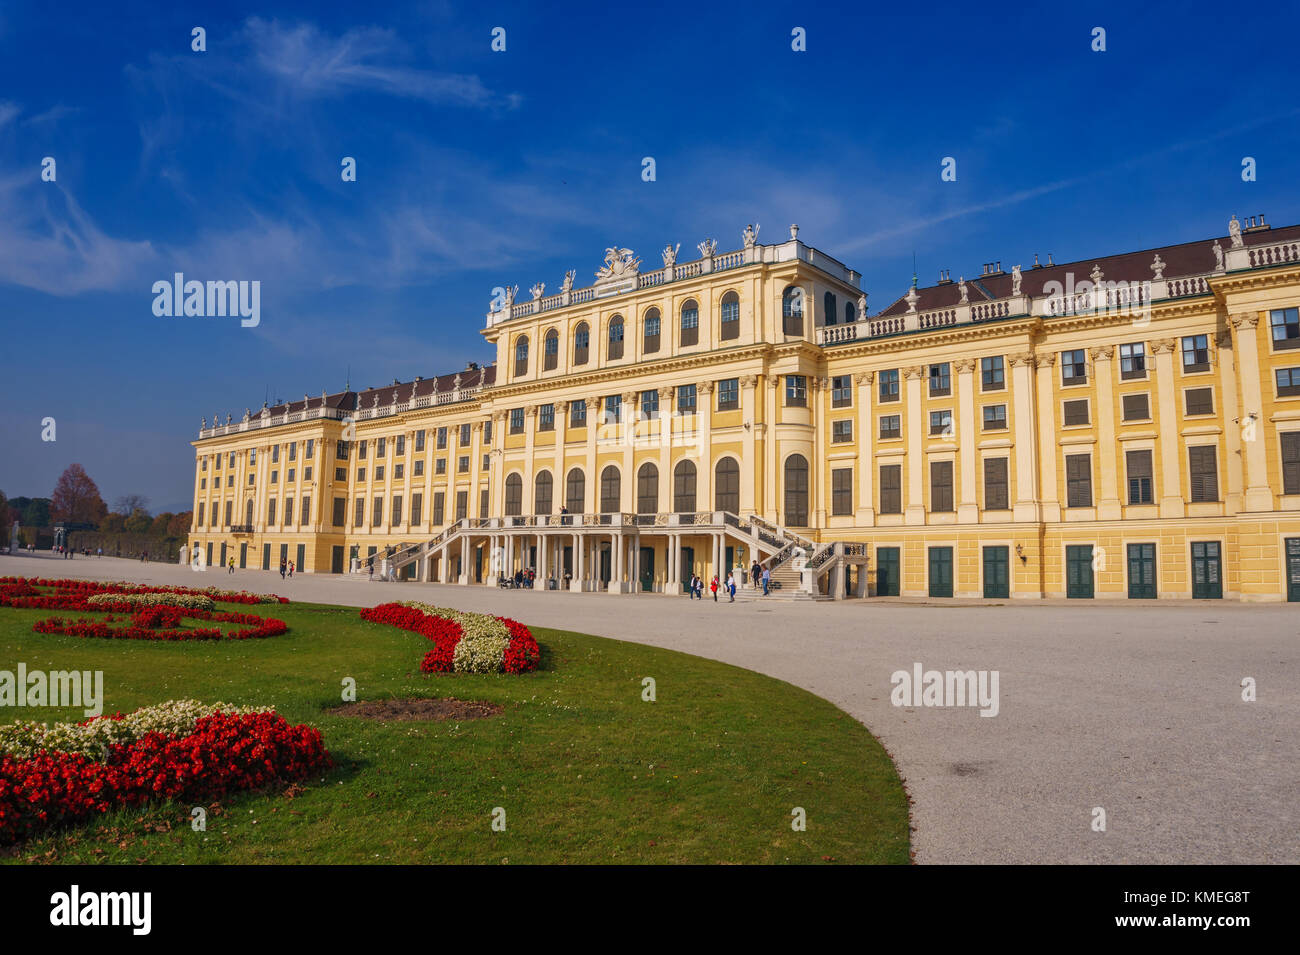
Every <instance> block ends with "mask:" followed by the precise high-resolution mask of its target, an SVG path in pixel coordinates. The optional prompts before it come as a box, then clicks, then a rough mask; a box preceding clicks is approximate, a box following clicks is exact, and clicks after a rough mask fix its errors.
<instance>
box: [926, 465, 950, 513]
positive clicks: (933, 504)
mask: <svg viewBox="0 0 1300 955" xmlns="http://www.w3.org/2000/svg"><path fill="white" fill-rule="evenodd" d="M952 509H953V507H952V462H951V461H931V462H930V510H932V511H951V510H952Z"/></svg>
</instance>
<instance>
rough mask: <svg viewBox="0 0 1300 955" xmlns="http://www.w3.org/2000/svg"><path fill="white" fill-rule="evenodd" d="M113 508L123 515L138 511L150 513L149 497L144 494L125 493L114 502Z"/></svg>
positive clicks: (128, 515)
mask: <svg viewBox="0 0 1300 955" xmlns="http://www.w3.org/2000/svg"><path fill="white" fill-rule="evenodd" d="M113 510H115V511H117V513H119V514H121V515H122V516H123V517H130V516H131V515H132V514H134V513H135V512H136V511H144V512H145V513H146V514H148V513H149V498H147V497H145V496H144V495H143V494H123V495H122V496H121V497H119V498H118V499H117V500H116V501H114V502H113Z"/></svg>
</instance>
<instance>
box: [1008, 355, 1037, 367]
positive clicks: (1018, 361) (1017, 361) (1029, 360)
mask: <svg viewBox="0 0 1300 955" xmlns="http://www.w3.org/2000/svg"><path fill="white" fill-rule="evenodd" d="M1007 362H1008V364H1010V365H1011V367H1012V368H1015V367H1016V366H1017V365H1027V366H1028V367H1030V368H1033V367H1034V366H1035V365H1037V364H1038V358H1037V356H1035V355H1034V353H1033V352H1027V351H1022V352H1013V353H1012V354H1010V355H1007Z"/></svg>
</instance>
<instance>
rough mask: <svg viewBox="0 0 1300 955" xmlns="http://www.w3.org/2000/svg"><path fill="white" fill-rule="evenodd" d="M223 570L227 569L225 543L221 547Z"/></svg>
mask: <svg viewBox="0 0 1300 955" xmlns="http://www.w3.org/2000/svg"><path fill="white" fill-rule="evenodd" d="M221 569H222V570H225V569H226V545H225V543H222V545H221Z"/></svg>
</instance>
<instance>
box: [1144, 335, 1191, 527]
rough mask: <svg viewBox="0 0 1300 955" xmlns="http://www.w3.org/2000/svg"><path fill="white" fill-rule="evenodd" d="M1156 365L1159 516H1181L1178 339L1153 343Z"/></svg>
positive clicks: (1182, 507) (1185, 509)
mask: <svg viewBox="0 0 1300 955" xmlns="http://www.w3.org/2000/svg"><path fill="white" fill-rule="evenodd" d="M1151 351H1152V353H1153V354H1154V355H1155V360H1156V361H1155V367H1154V368H1153V369H1152V370H1151V371H1152V374H1153V375H1154V376H1155V380H1156V398H1157V401H1156V405H1157V409H1158V410H1157V411H1156V414H1155V419H1156V433H1157V435H1159V436H1158V437H1157V438H1156V442H1157V443H1158V444H1159V446H1160V516H1161V517H1182V516H1184V515H1185V514H1186V512H1187V505H1186V504H1185V503H1184V502H1183V485H1182V474H1183V469H1182V454H1181V446H1182V439H1181V437H1180V436H1179V434H1178V396H1177V395H1176V394H1175V388H1176V386H1177V378H1176V377H1175V372H1174V354H1175V353H1176V352H1177V351H1178V339H1176V338H1162V339H1158V340H1156V341H1153V342H1151Z"/></svg>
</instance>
